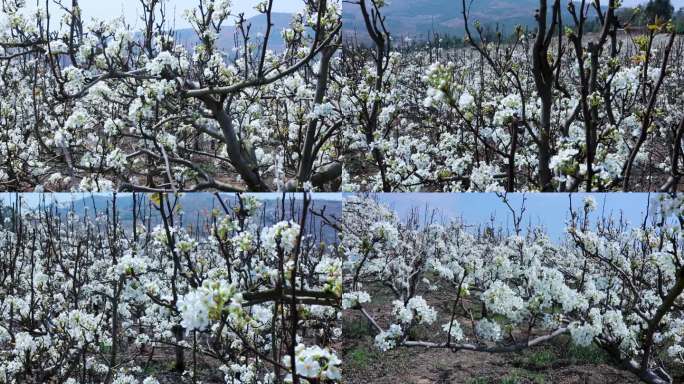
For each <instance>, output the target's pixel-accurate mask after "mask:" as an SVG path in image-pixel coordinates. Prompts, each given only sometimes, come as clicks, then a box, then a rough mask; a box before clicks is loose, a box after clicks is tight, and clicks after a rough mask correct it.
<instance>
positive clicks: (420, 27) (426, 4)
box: [343, 0, 684, 41]
mask: <svg viewBox="0 0 684 384" xmlns="http://www.w3.org/2000/svg"><path fill="white" fill-rule="evenodd" d="M471 1H472V6H471V7H470V14H469V21H470V23H471V26H472V24H473V23H474V22H475V21H478V20H479V21H480V23H481V24H482V25H483V26H485V27H487V26H488V27H491V28H494V27H496V26H497V25H498V26H499V27H500V28H501V29H503V30H504V31H505V32H510V31H512V29H513V28H514V27H515V26H516V25H518V24H520V25H523V26H531V27H534V25H535V20H534V14H535V11H536V10H537V8H539V0H467V1H466V4H470V3H471ZM644 2H645V1H644ZM549 3H551V2H550V1H549ZM604 3H607V2H604ZM637 3H639V2H637V1H633V2H632V4H637ZM673 5H674V6H675V8H678V7H680V6H684V0H677V1H674V2H673ZM562 8H563V12H564V13H565V14H564V15H563V19H564V20H568V18H569V15H568V14H567V1H562ZM549 13H550V12H549ZM382 14H383V15H384V16H385V17H386V25H387V27H388V29H389V31H390V33H391V34H392V35H393V36H394V38H395V40H399V39H403V38H406V37H410V38H416V39H418V40H424V39H426V38H428V37H429V35H430V33H432V32H437V33H440V34H447V35H451V36H456V37H462V36H463V35H464V33H465V30H464V24H463V6H462V1H461V0H390V1H389V5H387V6H385V7H384V8H382ZM549 17H550V16H549ZM343 23H344V33H345V36H346V37H347V38H350V37H353V36H357V37H358V38H359V39H360V40H361V41H365V40H366V39H367V32H366V29H365V24H364V22H363V16H362V14H361V11H360V8H359V6H358V5H356V4H346V3H345V7H344V12H343ZM471 31H473V33H474V28H472V27H471Z"/></svg>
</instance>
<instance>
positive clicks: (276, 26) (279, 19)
mask: <svg viewBox="0 0 684 384" xmlns="http://www.w3.org/2000/svg"><path fill="white" fill-rule="evenodd" d="M291 20H292V15H291V14H289V13H278V12H274V13H273V14H272V15H271V22H272V23H273V29H272V33H271V37H270V38H269V44H268V47H269V49H271V50H274V51H278V50H280V49H282V48H283V45H284V43H283V39H282V37H281V36H280V31H282V30H283V29H284V28H287V27H288V25H289V24H290V21H291ZM248 24H250V25H251V28H250V39H251V42H255V41H259V42H260V41H261V39H262V37H258V35H259V36H261V35H263V34H264V32H265V31H266V16H265V15H257V16H254V17H252V18H250V19H248ZM237 33H238V30H237V28H236V27H235V25H232V24H231V23H229V22H226V23H224V26H223V30H222V31H221V34H220V35H219V39H218V46H219V48H221V49H222V50H224V51H225V52H227V53H230V52H232V50H233V48H235V41H236V36H238V35H236V34H237ZM176 39H177V40H178V41H179V42H180V43H182V44H183V45H184V46H185V47H186V48H188V49H190V48H192V47H193V46H194V45H195V44H197V43H198V41H199V39H198V38H197V33H195V31H194V30H192V29H190V28H186V29H179V30H177V31H176ZM238 41H240V42H242V38H241V37H239V39H238Z"/></svg>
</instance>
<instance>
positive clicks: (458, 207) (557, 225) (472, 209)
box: [376, 193, 654, 239]
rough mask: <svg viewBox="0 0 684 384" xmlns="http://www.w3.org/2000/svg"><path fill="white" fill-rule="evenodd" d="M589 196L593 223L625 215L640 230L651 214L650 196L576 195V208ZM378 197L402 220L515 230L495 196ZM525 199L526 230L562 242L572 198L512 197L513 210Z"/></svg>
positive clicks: (556, 195) (548, 195)
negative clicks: (416, 215)
mask: <svg viewBox="0 0 684 384" xmlns="http://www.w3.org/2000/svg"><path fill="white" fill-rule="evenodd" d="M587 195H592V196H593V197H594V199H595V200H596V203H597V210H596V211H595V212H594V214H593V215H592V218H593V219H596V218H598V217H600V216H601V214H602V213H604V214H605V215H606V216H613V217H615V218H619V217H620V215H621V214H622V215H623V217H624V218H625V219H626V220H627V221H628V222H630V223H631V224H632V225H634V226H638V225H640V224H641V223H642V222H643V217H644V214H645V213H646V212H647V206H648V201H649V194H647V193H608V194H602V193H591V194H586V193H576V194H572V204H573V208H577V207H581V205H582V204H583V203H582V201H583V199H584V197H585V196H587ZM376 197H377V198H378V200H379V201H381V202H383V203H385V204H387V205H389V206H390V207H391V208H393V209H394V210H395V211H396V212H397V213H398V214H399V216H400V217H401V218H402V219H405V218H406V217H407V216H408V215H409V214H410V213H411V211H412V210H415V209H418V210H420V211H421V214H422V215H424V214H425V213H426V212H430V213H431V212H433V211H434V212H436V213H437V216H438V217H439V219H440V220H443V221H444V222H448V221H450V220H452V219H456V218H462V219H463V220H464V222H465V223H466V224H470V225H478V224H484V223H489V222H490V219H491V218H492V217H494V222H495V223H498V224H500V225H501V226H502V227H504V228H510V229H512V228H513V222H512V216H511V213H510V211H509V209H508V207H507V206H506V205H505V204H504V203H503V202H502V201H501V199H500V198H499V197H498V196H497V195H496V194H493V193H454V194H449V193H412V194H405V193H398V194H378V195H376ZM523 197H526V202H525V206H526V213H525V217H524V219H523V223H524V225H523V226H524V227H525V226H527V224H528V223H531V224H532V225H533V226H535V225H541V226H544V227H545V228H546V229H547V230H548V233H549V235H550V237H551V238H552V239H560V238H561V237H562V236H563V234H564V231H565V227H566V223H567V220H568V218H569V214H568V213H569V206H570V196H569V195H568V194H567V193H531V194H522V193H515V194H508V199H509V201H510V203H511V206H512V207H513V208H515V209H516V210H518V211H519V208H520V205H521V203H522V201H523ZM650 198H651V199H653V198H654V195H653V194H651V195H650Z"/></svg>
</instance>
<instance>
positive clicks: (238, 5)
mask: <svg viewBox="0 0 684 384" xmlns="http://www.w3.org/2000/svg"><path fill="white" fill-rule="evenodd" d="M39 3H40V4H41V5H43V4H44V3H45V0H39ZM64 3H65V4H70V3H71V2H70V1H65V2H64ZM165 3H166V9H167V15H168V18H169V19H172V20H174V19H175V21H176V27H177V28H187V27H189V25H188V23H186V22H185V20H184V19H183V17H182V16H183V11H184V10H186V9H189V8H194V7H196V6H197V5H198V4H199V0H166V2H165ZM26 4H27V6H28V7H29V8H31V9H35V8H36V0H27V1H26ZM51 4H52V3H51ZM231 4H232V5H231V11H232V12H231V13H233V14H238V13H241V12H244V13H245V16H247V17H252V16H254V15H256V14H257V12H256V11H255V10H254V7H255V6H256V5H257V4H258V1H257V0H232V1H231ZM79 5H80V6H81V8H82V9H83V15H84V16H85V18H86V20H87V19H90V18H92V17H95V18H98V19H110V18H112V17H115V16H120V15H122V14H123V15H124V16H125V17H126V20H129V21H131V22H133V21H134V20H137V19H138V18H139V17H140V13H141V11H140V10H141V6H140V1H139V0H106V1H103V0H80V1H79ZM303 7H304V1H303V0H275V1H274V2H273V10H274V11H276V12H287V13H294V12H296V11H298V10H300V9H302V8H303ZM50 9H51V10H54V11H55V12H56V11H57V9H58V8H57V7H56V6H54V4H52V5H51V6H50ZM174 15H175V18H174Z"/></svg>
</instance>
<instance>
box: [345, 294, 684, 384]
mask: <svg viewBox="0 0 684 384" xmlns="http://www.w3.org/2000/svg"><path fill="white" fill-rule="evenodd" d="M439 291H441V290H439ZM382 295H383V293H382V292H373V290H371V296H372V297H373V300H374V304H373V305H371V306H370V307H368V308H367V310H368V311H369V312H370V313H371V314H373V316H374V317H375V318H376V320H378V322H379V323H380V325H381V326H383V327H387V326H388V324H389V323H390V321H391V304H390V303H391V298H390V297H389V296H384V297H383V296H382ZM426 300H428V303H429V304H430V305H433V306H435V307H436V308H438V309H439V310H440V312H441V314H442V315H444V313H445V311H444V309H443V308H445V306H446V305H447V304H448V298H447V295H446V294H444V293H441V294H440V293H439V292H432V293H429V294H428V295H426ZM473 308H475V307H473ZM460 320H461V324H464V327H463V328H464V331H465V333H466V335H467V336H468V335H472V329H471V328H470V327H469V326H468V325H467V324H468V320H466V319H463V318H461V319H460ZM343 322H344V323H343V324H344V325H343V335H344V345H343V362H344V363H343V378H344V379H343V382H344V383H348V384H362V383H363V384H365V383H374V384H376V383H377V384H396V383H406V384H429V383H439V384H447V383H454V384H455V383H459V384H550V383H554V384H618V383H619V384H623V383H624V384H637V383H640V380H639V379H638V378H637V377H636V376H635V375H633V374H632V373H630V372H626V371H624V370H621V369H620V367H619V366H617V365H616V363H615V362H614V361H612V360H611V358H610V357H609V356H608V355H607V354H605V353H604V352H603V351H602V350H601V349H599V348H598V347H587V348H582V347H578V346H575V345H573V344H572V343H571V342H570V339H569V337H567V336H561V337H559V338H556V339H554V340H553V341H552V342H551V343H547V344H545V345H541V346H537V347H534V348H531V349H529V350H526V351H523V352H519V353H509V354H489V353H482V352H471V351H457V352H452V351H450V350H448V349H427V348H407V347H402V348H398V349H395V350H393V351H389V352H385V353H382V352H380V351H379V350H378V349H377V348H375V347H374V345H373V338H374V333H373V332H372V330H371V328H370V326H369V324H368V321H367V320H366V319H365V317H363V315H362V314H361V313H360V312H358V311H345V312H344V314H343ZM446 322H448V319H446V318H438V319H437V321H436V322H435V324H434V325H433V326H430V327H429V328H428V327H423V328H420V329H418V330H417V331H416V332H415V334H414V335H411V336H412V338H415V339H420V340H431V341H444V340H443V336H444V332H443V331H441V324H443V323H446ZM670 373H671V374H673V376H674V382H675V383H684V372H682V371H675V370H670Z"/></svg>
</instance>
